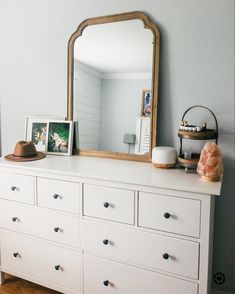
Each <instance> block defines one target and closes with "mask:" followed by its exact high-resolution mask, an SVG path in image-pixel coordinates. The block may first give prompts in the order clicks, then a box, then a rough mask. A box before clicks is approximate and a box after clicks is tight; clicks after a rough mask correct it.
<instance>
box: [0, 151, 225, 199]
mask: <svg viewBox="0 0 235 294" xmlns="http://www.w3.org/2000/svg"><path fill="white" fill-rule="evenodd" d="M1 167H2V168H12V169H14V171H17V170H26V171H30V170H31V171H35V172H37V171H38V172H47V173H53V174H60V175H66V176H75V177H80V178H89V179H96V180H106V181H114V182H121V183H128V184H134V185H144V186H149V187H154V188H165V189H173V190H180V191H187V192H195V193H203V194H210V195H220V190H221V182H215V183H213V182H204V181H203V180H201V178H200V176H199V175H197V174H186V173H185V171H184V170H183V169H158V168H155V167H154V166H153V165H152V164H151V163H143V162H132V161H124V160H115V159H103V158H92V157H83V156H53V155H48V156H47V157H46V158H44V159H41V160H37V161H30V162H17V163H16V162H11V161H8V160H5V159H3V158H1V159H0V168H1Z"/></svg>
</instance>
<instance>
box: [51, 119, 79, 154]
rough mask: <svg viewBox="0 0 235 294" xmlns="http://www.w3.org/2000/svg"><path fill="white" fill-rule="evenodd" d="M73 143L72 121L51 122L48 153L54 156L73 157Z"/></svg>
mask: <svg viewBox="0 0 235 294" xmlns="http://www.w3.org/2000/svg"><path fill="white" fill-rule="evenodd" d="M72 141H73V122H72V121H49V122H48V133H47V144H46V151H47V153H48V154H54V155H71V154H72Z"/></svg>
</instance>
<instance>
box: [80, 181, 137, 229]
mask: <svg viewBox="0 0 235 294" xmlns="http://www.w3.org/2000/svg"><path fill="white" fill-rule="evenodd" d="M84 215H86V216H91V217H97V218H102V219H107V220H111V221H116V222H122V223H126V224H134V191H131V190H124V189H118V188H110V187H103V186H96V185H89V184H85V185H84Z"/></svg>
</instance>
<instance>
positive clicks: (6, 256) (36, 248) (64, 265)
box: [1, 231, 81, 293]
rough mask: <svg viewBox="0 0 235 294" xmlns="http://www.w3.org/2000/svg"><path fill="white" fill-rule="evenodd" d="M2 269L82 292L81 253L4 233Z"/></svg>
mask: <svg viewBox="0 0 235 294" xmlns="http://www.w3.org/2000/svg"><path fill="white" fill-rule="evenodd" d="M1 267H2V270H3V271H4V270H5V271H6V272H7V271H9V272H11V271H14V272H20V273H21V274H22V273H23V274H26V275H28V276H31V277H35V278H37V280H39V281H40V280H42V281H45V282H49V283H53V284H55V285H59V286H61V287H64V288H67V289H71V290H73V291H74V292H75V293H80V291H81V253H80V252H79V251H75V250H68V249H65V248H61V247H57V246H54V245H51V244H47V243H46V242H41V241H37V240H35V239H31V238H28V237H22V236H20V235H18V234H15V233H10V232H6V231H5V232H3V234H2V240H1Z"/></svg>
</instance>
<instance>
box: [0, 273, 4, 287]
mask: <svg viewBox="0 0 235 294" xmlns="http://www.w3.org/2000/svg"><path fill="white" fill-rule="evenodd" d="M3 283H4V273H3V272H0V285H2V284H3Z"/></svg>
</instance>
